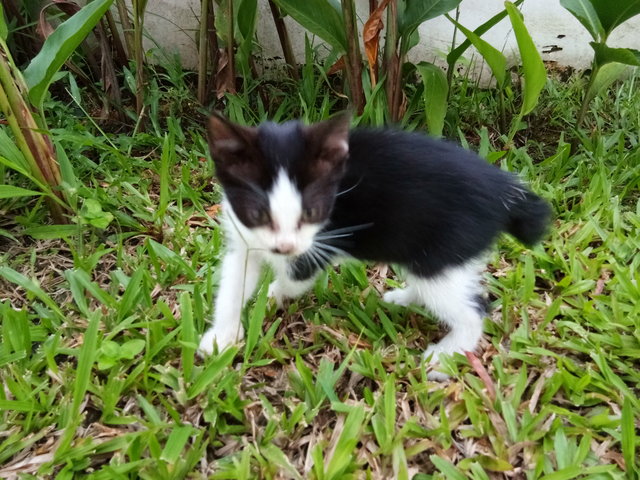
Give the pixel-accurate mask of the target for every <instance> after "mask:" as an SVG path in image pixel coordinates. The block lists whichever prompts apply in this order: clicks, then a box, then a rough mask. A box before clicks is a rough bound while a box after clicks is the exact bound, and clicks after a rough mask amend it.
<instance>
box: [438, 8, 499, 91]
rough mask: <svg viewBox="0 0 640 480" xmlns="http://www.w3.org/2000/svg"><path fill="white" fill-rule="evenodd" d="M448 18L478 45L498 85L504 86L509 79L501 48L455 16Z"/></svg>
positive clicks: (477, 48) (477, 47)
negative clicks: (464, 24)
mask: <svg viewBox="0 0 640 480" xmlns="http://www.w3.org/2000/svg"><path fill="white" fill-rule="evenodd" d="M505 15H506V11H505ZM448 18H449V20H450V21H451V22H452V23H453V24H454V25H455V26H456V27H458V29H459V30H460V31H461V32H462V33H463V34H464V36H465V37H467V39H468V40H469V41H470V42H471V43H472V44H473V46H474V47H476V50H478V53H480V55H482V58H484V60H485V62H487V65H489V68H490V69H491V72H492V73H493V76H494V77H496V80H497V82H498V87H502V86H503V85H504V84H505V82H506V80H507V58H506V57H505V56H504V55H503V54H502V52H500V50H498V49H497V48H495V47H493V46H492V45H491V44H490V43H489V42H486V41H485V40H483V39H481V38H480V37H479V36H478V35H477V34H476V33H474V32H472V31H471V30H469V29H468V28H466V27H463V26H462V25H460V23H458V22H456V21H455V20H454V19H453V18H451V17H448Z"/></svg>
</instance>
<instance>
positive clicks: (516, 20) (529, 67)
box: [504, 2, 547, 116]
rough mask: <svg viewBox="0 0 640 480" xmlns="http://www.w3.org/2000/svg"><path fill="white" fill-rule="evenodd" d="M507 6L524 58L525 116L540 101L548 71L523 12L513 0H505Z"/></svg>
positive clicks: (523, 104)
mask: <svg viewBox="0 0 640 480" xmlns="http://www.w3.org/2000/svg"><path fill="white" fill-rule="evenodd" d="M504 5H505V8H506V9H507V13H508V14H509V18H510V19H511V25H512V26H513V32H514V33H515V35H516V41H517V42H518V49H519V50H520V58H521V59H522V72H523V76H524V99H523V102H522V108H521V110H520V116H524V115H526V114H528V113H529V112H531V110H533V109H534V108H535V106H536V104H537V103H538V97H539V95H540V92H541V91H542V87H544V84H545V83H546V81H547V71H546V69H545V68H544V63H543V62H542V58H541V57H540V53H538V49H537V48H536V46H535V44H534V43H533V40H532V39H531V36H530V35H529V32H528V30H527V27H526V26H525V24H524V22H523V21H522V14H521V13H520V12H519V11H518V9H517V8H516V7H515V5H514V4H513V3H511V2H505V4H504Z"/></svg>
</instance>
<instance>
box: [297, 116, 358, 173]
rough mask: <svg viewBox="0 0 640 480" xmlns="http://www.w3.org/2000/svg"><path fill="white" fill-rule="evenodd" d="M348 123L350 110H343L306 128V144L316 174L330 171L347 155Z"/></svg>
mask: <svg viewBox="0 0 640 480" xmlns="http://www.w3.org/2000/svg"><path fill="white" fill-rule="evenodd" d="M350 125H351V112H349V111H345V112H342V113H339V114H337V115H334V116H333V117H331V118H330V119H329V120H325V121H324V122H320V123H316V124H314V125H310V126H308V127H307V128H306V136H307V145H308V146H309V152H310V155H311V157H312V158H311V161H312V162H313V166H314V170H315V173H316V174H318V175H323V174H327V173H330V172H331V171H334V170H335V169H336V168H338V167H341V166H342V165H343V164H344V161H345V160H346V158H347V156H348V155H349V127H350Z"/></svg>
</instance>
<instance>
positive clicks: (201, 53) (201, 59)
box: [198, 0, 213, 105]
mask: <svg viewBox="0 0 640 480" xmlns="http://www.w3.org/2000/svg"><path fill="white" fill-rule="evenodd" d="M209 8H213V5H211V0H202V1H201V2H200V32H199V34H198V101H199V102H200V103H201V104H202V105H204V104H205V103H206V101H207V67H208V63H209V61H208V60H209V55H208V53H209V52H208V47H209V38H208V28H207V27H208V23H209V22H208V20H209Z"/></svg>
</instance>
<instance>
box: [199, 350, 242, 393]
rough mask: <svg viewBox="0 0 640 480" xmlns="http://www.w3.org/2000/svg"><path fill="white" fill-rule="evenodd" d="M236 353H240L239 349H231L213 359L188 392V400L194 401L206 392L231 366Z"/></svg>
mask: <svg viewBox="0 0 640 480" xmlns="http://www.w3.org/2000/svg"><path fill="white" fill-rule="evenodd" d="M236 353H238V348H237V347H229V348H227V349H225V350H224V351H223V352H222V353H220V354H219V355H217V356H215V357H212V358H211V360H210V361H209V364H208V365H207V366H206V367H205V369H204V370H203V371H202V373H201V374H200V375H199V376H198V378H196V381H195V382H193V385H191V387H190V388H189V389H188V390H187V398H189V399H192V398H194V397H196V396H197V395H199V394H201V393H202V392H204V391H205V390H206V388H207V387H208V386H209V385H211V384H212V383H213V382H214V381H215V380H216V378H217V377H218V375H219V374H220V372H222V370H223V369H225V368H227V367H228V366H229V365H230V364H231V362H232V361H233V359H234V357H235V356H236Z"/></svg>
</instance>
